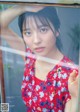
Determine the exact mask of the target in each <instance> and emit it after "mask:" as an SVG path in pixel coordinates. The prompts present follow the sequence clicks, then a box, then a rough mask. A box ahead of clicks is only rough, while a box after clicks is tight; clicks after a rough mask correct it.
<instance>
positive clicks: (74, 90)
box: [65, 71, 78, 112]
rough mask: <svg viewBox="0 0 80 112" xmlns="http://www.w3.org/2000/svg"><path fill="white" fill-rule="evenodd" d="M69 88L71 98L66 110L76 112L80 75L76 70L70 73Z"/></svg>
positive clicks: (66, 111)
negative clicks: (77, 74) (79, 75)
mask: <svg viewBox="0 0 80 112" xmlns="http://www.w3.org/2000/svg"><path fill="white" fill-rule="evenodd" d="M68 88H69V92H70V94H71V100H69V101H68V102H67V103H66V106H65V112H76V111H77V104H78V76H76V71H73V72H72V73H71V74H70V77H69V80H68Z"/></svg>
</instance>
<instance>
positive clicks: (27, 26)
mask: <svg viewBox="0 0 80 112" xmlns="http://www.w3.org/2000/svg"><path fill="white" fill-rule="evenodd" d="M53 30H54V31H52V30H51V28H50V27H49V26H48V25H43V24H42V23H41V22H40V20H37V24H36V22H35V20H34V18H33V17H28V19H27V20H26V23H23V39H24V41H25V43H26V45H27V46H28V47H29V48H30V49H31V50H32V51H33V52H34V53H35V54H37V55H40V56H45V57H51V55H53V51H54V50H55V49H56V37H57V36H58V35H59V33H58V32H57V31H56V30H55V29H54V28H53Z"/></svg>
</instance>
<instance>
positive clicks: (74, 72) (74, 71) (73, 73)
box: [68, 70, 76, 83]
mask: <svg viewBox="0 0 80 112" xmlns="http://www.w3.org/2000/svg"><path fill="white" fill-rule="evenodd" d="M75 78H76V70H73V72H72V73H71V74H70V76H69V80H68V81H69V82H70V83H71V82H73V81H74V80H75Z"/></svg>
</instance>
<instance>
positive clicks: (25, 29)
mask: <svg viewBox="0 0 80 112" xmlns="http://www.w3.org/2000/svg"><path fill="white" fill-rule="evenodd" d="M27 30H30V28H24V29H22V31H27Z"/></svg>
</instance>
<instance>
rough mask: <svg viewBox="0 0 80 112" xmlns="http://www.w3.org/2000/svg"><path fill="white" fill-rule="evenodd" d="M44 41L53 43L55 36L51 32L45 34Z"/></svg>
mask: <svg viewBox="0 0 80 112" xmlns="http://www.w3.org/2000/svg"><path fill="white" fill-rule="evenodd" d="M45 42H46V43H48V44H49V43H50V44H55V43H56V37H55V35H53V33H49V34H47V35H46V38H45Z"/></svg>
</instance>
